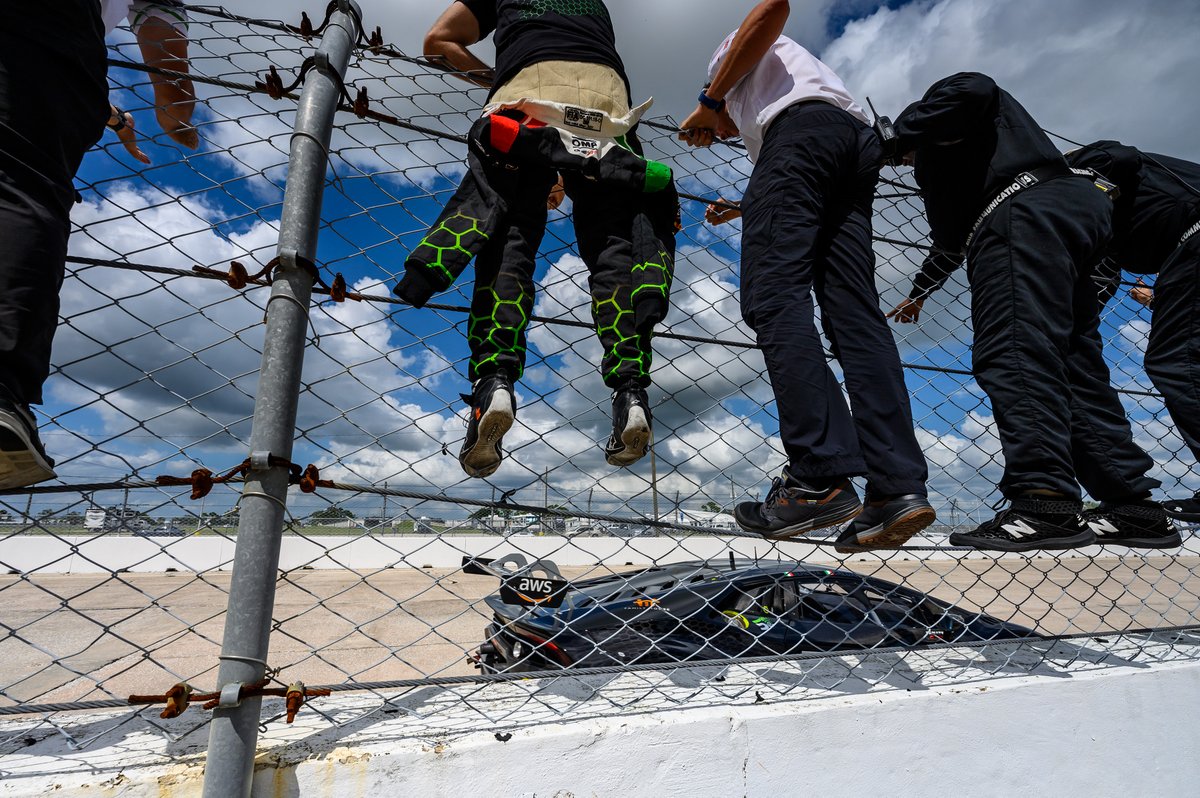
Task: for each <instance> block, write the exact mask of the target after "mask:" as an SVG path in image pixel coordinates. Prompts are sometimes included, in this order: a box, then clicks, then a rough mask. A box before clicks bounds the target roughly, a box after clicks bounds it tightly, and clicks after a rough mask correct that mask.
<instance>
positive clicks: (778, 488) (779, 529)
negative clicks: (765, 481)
mask: <svg viewBox="0 0 1200 798" xmlns="http://www.w3.org/2000/svg"><path fill="white" fill-rule="evenodd" d="M860 512H862V503H861V502H860V501H859V500H858V494H857V493H855V491H854V486H853V485H851V484H850V480H848V479H839V480H837V481H836V482H834V484H833V485H832V486H830V487H828V488H824V489H822V488H819V487H816V486H813V485H807V484H805V483H804V482H801V481H800V480H798V479H796V478H794V477H793V476H792V475H791V474H789V473H788V470H787V469H786V468H785V469H784V470H783V473H782V474H781V475H779V476H778V477H776V478H775V480H774V481H773V482H772V483H771V490H770V491H768V492H767V498H766V500H765V501H763V502H762V503H761V504H760V503H759V502H742V503H741V504H739V505H738V506H737V507H736V508H734V511H733V517H734V519H736V520H737V522H738V526H740V527H741V528H742V529H744V530H746V531H747V532H757V533H758V534H760V535H762V536H763V537H765V538H768V539H770V540H784V539H787V538H790V537H795V536H796V535H803V534H805V533H807V532H811V531H812V530H814V529H824V528H825V527H831V526H837V525H838V524H842V523H845V522H846V521H849V520H850V519H851V518H854V517H855V516H856V515H858V514H859V513H860Z"/></svg>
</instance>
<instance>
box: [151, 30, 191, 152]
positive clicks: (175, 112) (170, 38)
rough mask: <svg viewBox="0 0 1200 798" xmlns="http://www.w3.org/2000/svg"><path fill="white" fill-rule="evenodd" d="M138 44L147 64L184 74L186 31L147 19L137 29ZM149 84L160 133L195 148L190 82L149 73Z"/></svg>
mask: <svg viewBox="0 0 1200 798" xmlns="http://www.w3.org/2000/svg"><path fill="white" fill-rule="evenodd" d="M137 43H138V48H139V49H140V50H141V51H142V61H143V62H145V64H146V66H148V67H152V68H155V69H167V70H171V71H172V72H182V73H185V74H186V73H187V71H188V60H187V51H188V40H187V34H186V33H183V32H181V31H179V30H177V29H176V28H175V27H174V26H173V25H171V24H170V23H169V22H167V21H166V20H164V19H160V18H159V17H151V18H150V19H147V20H146V21H145V22H144V23H142V25H141V26H139V27H138V29H137ZM150 83H151V85H153V87H154V105H155V113H156V114H157V116H158V124H159V126H160V127H161V128H162V129H163V132H164V133H166V134H167V135H168V136H170V137H171V138H172V139H174V140H175V141H176V142H178V143H179V144H182V145H183V146H185V147H187V148H189V149H193V150H194V149H196V147H198V146H199V145H200V137H199V135H198V134H197V133H196V129H195V128H193V127H192V114H193V113H194V112H195V109H196V90H195V88H194V87H193V86H192V81H191V80H189V79H188V78H186V77H181V78H178V79H176V78H171V77H167V76H166V75H161V74H158V73H156V72H151V73H150Z"/></svg>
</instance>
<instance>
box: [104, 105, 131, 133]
mask: <svg viewBox="0 0 1200 798" xmlns="http://www.w3.org/2000/svg"><path fill="white" fill-rule="evenodd" d="M113 111H115V112H116V117H117V121H116V122H105V123H104V125H105V127H107V128H108V129H109V130H111V131H113V132H115V133H120V132H121V131H122V130H124V129H125V128H127V127H129V125H127V124H126V123H125V112H124V111H123V110H121V109H120V108H118V107H117V106H115V105H114V106H113Z"/></svg>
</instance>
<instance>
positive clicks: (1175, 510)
mask: <svg viewBox="0 0 1200 798" xmlns="http://www.w3.org/2000/svg"><path fill="white" fill-rule="evenodd" d="M1163 509H1164V510H1166V511H1167V515H1169V516H1171V517H1172V518H1174V519H1175V520H1176V521H1183V522H1184V523H1186V524H1200V493H1197V494H1196V495H1195V496H1192V497H1190V498H1187V499H1167V500H1166V501H1165V502H1163Z"/></svg>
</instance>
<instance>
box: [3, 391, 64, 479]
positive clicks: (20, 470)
mask: <svg viewBox="0 0 1200 798" xmlns="http://www.w3.org/2000/svg"><path fill="white" fill-rule="evenodd" d="M56 476H58V475H57V474H55V473H54V461H53V460H51V459H50V458H49V457H48V456H47V455H46V450H45V449H44V448H42V441H41V439H39V438H38V433H37V422H36V421H35V420H34V418H33V414H32V413H30V412H29V408H28V407H26V406H25V405H22V404H18V403H16V402H14V401H11V400H10V399H8V398H7V397H5V396H0V490H12V489H13V488H23V487H25V486H27V485H36V484H37V483H39V482H45V481H46V480H48V479H54V477H56Z"/></svg>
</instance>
